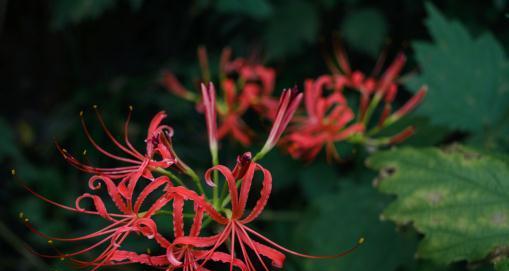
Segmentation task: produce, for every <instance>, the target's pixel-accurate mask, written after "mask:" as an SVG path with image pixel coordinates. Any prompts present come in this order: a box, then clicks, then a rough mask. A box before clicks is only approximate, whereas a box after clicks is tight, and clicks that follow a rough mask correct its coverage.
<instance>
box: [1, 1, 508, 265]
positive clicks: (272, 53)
mask: <svg viewBox="0 0 509 271" xmlns="http://www.w3.org/2000/svg"><path fill="white" fill-rule="evenodd" d="M240 2H241V1H235V0H221V1H206V0H198V1H163V0H153V1H143V0H130V1H120V0H103V1H99V0H88V1H87V0H75V1H68V0H54V1H39V0H33V1H30V0H18V1H0V3H1V4H0V6H1V7H2V10H3V12H2V16H1V18H2V20H1V21H0V85H1V96H0V102H1V106H0V112H1V113H0V162H1V164H2V173H1V174H0V176H1V182H0V206H1V207H0V208H1V209H0V210H1V212H0V251H1V253H0V270H37V269H40V270H50V269H51V270H53V269H55V268H58V270H64V269H66V268H67V267H66V265H65V263H59V262H58V261H57V262H56V263H55V262H53V261H47V260H41V259H39V258H38V257H36V256H33V255H31V254H30V253H29V252H27V250H26V249H25V248H24V246H25V243H28V244H29V246H31V247H34V248H36V249H37V250H38V251H43V252H51V249H50V248H48V246H47V244H46V243H45V240H41V239H40V238H37V237H35V236H34V235H33V234H31V233H30V232H29V231H28V230H26V229H25V227H24V226H23V224H22V223H21V222H20V220H19V219H18V213H19V212H23V213H24V214H25V215H27V216H28V217H29V218H30V220H31V221H32V222H33V223H34V225H36V226H37V227H38V228H39V229H41V230H42V231H45V232H49V233H52V234H53V235H60V236H69V235H70V234H72V233H76V234H79V233H83V232H86V230H87V229H93V228H94V226H95V222H94V221H93V219H92V220H91V219H86V218H82V217H79V216H77V215H72V214H69V213H67V212H65V211H62V210H56V209H55V208H53V207H51V206H49V205H47V204H45V203H43V202H41V201H39V200H37V199H36V198H35V197H33V196H32V195H30V194H29V193H28V192H26V191H24V190H23V189H22V188H21V187H20V186H19V185H18V184H17V183H16V182H15V181H14V180H13V178H11V177H10V174H9V171H10V169H11V168H13V167H15V168H16V169H17V172H18V175H19V176H21V178H22V179H23V180H24V181H26V182H27V183H28V184H30V185H31V186H32V187H34V188H35V189H36V190H37V191H39V192H40V193H42V194H44V195H46V196H48V197H49V198H52V199H55V200H57V201H59V202H65V203H70V202H72V200H73V198H75V197H76V196H77V195H79V194H80V193H82V192H84V190H85V185H86V180H87V177H86V175H84V174H81V173H78V172H77V171H76V170H74V169H73V168H71V167H70V166H68V165H67V164H66V163H65V161H64V160H63V159H61V157H60V156H59V154H58V152H57V151H56V149H55V148H54V144H53V141H54V139H57V140H58V141H59V142H61V143H62V144H64V145H65V146H66V147H67V148H68V149H70V150H74V151H75V153H81V152H82V151H83V150H84V149H91V147H90V145H89V144H88V142H87V141H86V139H85V137H84V136H83V133H82V132H81V127H80V123H79V117H78V113H79V112H80V111H81V110H85V116H86V119H87V120H88V123H90V126H91V127H94V128H92V130H93V132H94V133H97V135H98V138H99V141H100V142H101V143H102V144H103V145H105V146H108V145H107V144H111V143H108V141H107V140H106V138H105V136H104V135H102V134H101V133H100V129H99V128H100V126H99V124H98V122H97V121H96V120H95V118H94V117H93V114H91V113H92V111H91V107H92V105H94V104H96V105H98V106H99V108H100V110H101V111H102V112H103V115H104V117H105V119H106V121H107V122H108V123H109V124H111V125H110V126H111V127H112V130H113V131H116V132H120V129H121V124H122V121H123V120H124V118H125V116H126V114H127V108H128V106H129V105H133V106H134V108H135V110H134V115H133V118H134V120H133V124H132V127H131V128H132V129H131V132H132V133H131V138H132V139H133V141H134V142H137V144H136V145H138V146H140V147H141V146H142V145H141V144H143V142H142V139H143V137H144V133H145V129H146V126H147V125H148V121H149V120H150V118H151V116H152V115H153V114H155V113H156V112H158V111H160V110H166V111H167V113H168V114H169V118H168V121H167V122H168V123H170V124H171V125H172V126H173V127H174V128H175V130H176V135H175V145H176V148H177V150H178V151H179V153H181V156H182V157H185V159H186V161H189V163H190V164H193V165H194V166H196V167H197V168H200V169H201V170H203V169H205V168H206V167H207V165H208V161H209V158H208V147H207V141H206V136H205V124H204V121H203V117H202V116H201V115H200V114H198V113H196V112H195V111H194V107H193V105H191V104H188V103H187V102H185V101H183V100H180V99H178V98H177V97H174V96H172V95H171V94H170V93H168V92H167V91H166V90H165V89H164V88H163V87H161V86H160V84H159V80H160V72H161V70H163V69H171V70H172V71H174V72H175V73H176V74H177V75H178V76H179V78H181V79H182V82H184V84H185V85H186V86H188V87H189V88H193V86H194V85H195V82H196V80H198V77H199V76H198V74H199V73H198V65H197V59H196V48H197V47H198V46H200V45H204V46H206V47H207V49H208V52H209V55H210V58H211V59H210V63H211V65H214V63H216V61H217V59H218V55H219V53H220V51H221V49H222V48H223V47H226V46H230V47H232V48H233V51H234V54H235V55H237V56H250V55H255V56H256V57H257V58H259V59H261V60H263V62H264V63H266V64H267V65H269V66H272V67H274V68H275V69H276V70H277V89H278V90H279V89H282V88H283V87H288V86H292V85H294V84H298V85H301V84H302V82H303V80H304V79H305V78H308V77H315V76H318V75H320V74H323V73H326V72H327V68H326V66H325V64H324V52H330V50H331V46H330V45H331V40H332V39H333V37H334V35H338V36H340V37H341V40H342V41H343V45H344V46H345V47H346V49H347V51H348V52H349V56H350V60H351V62H352V63H354V64H353V65H354V66H355V67H356V68H358V69H361V70H364V71H366V72H369V71H370V69H371V67H372V66H373V65H374V62H375V61H376V58H377V56H378V55H379V52H380V51H381V50H382V49H384V48H386V49H387V50H388V52H389V53H388V54H389V55H391V56H392V55H394V54H395V53H396V52H397V51H400V50H403V51H404V52H406V53H407V54H408V55H409V59H410V61H409V64H408V65H407V68H406V71H418V63H416V62H415V60H414V58H413V48H412V46H411V42H413V41H416V40H428V39H430V37H429V34H428V31H427V30H426V27H425V25H424V23H423V22H424V19H425V18H426V11H425V7H424V2H421V1H414V0H399V1H374V0H373V1H369V0H344V1H334V0H320V1H306V0H273V1H271V0H262V1H255V0H246V1H245V2H243V3H240ZM432 2H433V3H434V5H435V6H436V7H437V8H438V9H439V10H440V11H441V12H442V13H443V14H444V15H445V16H447V17H448V18H454V19H456V20H459V21H461V22H462V23H463V25H465V26H466V27H467V28H468V30H470V32H471V33H473V34H474V35H477V34H479V33H482V32H484V31H487V30H488V31H491V32H492V33H493V34H494V35H495V37H496V38H497V39H498V40H499V41H500V42H501V44H502V45H503V46H504V47H505V49H506V50H507V46H509V28H508V27H507V18H506V16H505V15H504V14H505V11H506V10H507V1H505V0H493V1H462V0H447V1H432ZM403 97H408V94H406V96H405V95H403ZM261 126H264V125H263V124H262V125H261ZM262 128H266V127H262ZM439 130H440V129H439ZM261 131H263V129H261ZM440 132H441V133H442V134H446V136H442V137H439V138H438V139H437V140H434V142H431V143H429V142H426V143H423V144H428V145H431V144H443V143H446V142H453V141H457V140H463V139H464V138H466V137H468V136H469V135H468V133H465V132H462V131H448V132H447V133H445V132H443V131H442V130H440ZM263 138H264V135H263V133H261V134H260V136H259V139H260V140H259V142H258V144H259V143H261V141H262V139H263ZM409 144H417V145H419V144H421V143H420V142H419V140H415V141H413V142H411V143H409ZM256 146H258V145H255V146H253V147H251V150H252V151H254V150H256ZM223 147H224V148H223V151H222V161H223V162H224V163H226V164H229V165H231V163H232V161H234V158H235V156H236V154H237V153H240V152H242V151H243V150H244V149H243V148H241V147H240V146H238V145H237V144H235V143H233V142H229V141H228V140H225V142H224V146H223ZM89 155H90V157H89V159H91V160H93V161H95V162H97V163H101V161H102V162H104V161H106V159H104V158H101V157H100V155H98V154H97V153H93V152H90V154H89ZM363 158H364V157H363V156H362V155H359V156H358V157H356V158H352V159H351V160H350V161H347V162H345V163H343V164H341V165H339V166H330V165H328V164H327V163H325V161H324V159H323V155H322V156H321V158H319V159H318V160H317V162H316V163H313V164H305V163H303V162H299V161H292V160H291V159H290V158H288V156H287V155H285V154H284V153H280V152H279V151H275V153H274V154H271V155H270V156H269V157H268V158H267V161H265V162H264V164H265V165H266V167H267V168H269V169H270V170H272V171H273V174H274V176H275V184H274V185H275V191H274V193H273V195H272V198H271V201H270V203H269V207H268V209H270V210H269V211H267V214H266V215H265V216H264V217H262V218H261V219H260V222H259V223H257V224H256V225H257V227H258V228H259V229H262V230H263V231H264V232H265V233H267V235H269V236H270V237H271V238H272V239H273V240H275V241H277V242H279V243H281V244H283V245H285V246H288V247H290V248H293V249H296V250H298V251H305V252H315V253H327V252H328V253H331V252H335V250H340V249H346V248H348V247H349V246H351V245H352V244H353V243H354V242H355V240H356V238H358V236H361V235H365V236H366V238H367V240H368V243H367V245H366V246H365V247H362V248H361V249H360V250H359V251H358V253H357V252H356V254H353V255H350V256H347V257H345V258H343V259H338V260H332V261H314V260H306V261H301V260H300V259H296V257H292V256H289V257H288V262H287V266H286V267H285V269H284V270H438V269H439V268H441V267H437V266H434V265H433V264H431V263H428V262H427V261H424V260H415V259H414V257H413V252H414V251H415V246H416V242H417V241H416V240H418V239H419V238H420V236H419V235H418V234H417V233H415V232H414V231H413V230H412V229H411V228H410V227H407V228H405V227H404V228H398V229H397V230H396V229H395V226H394V225H393V224H391V223H389V222H380V221H379V219H378V214H379V212H380V211H381V210H382V209H383V207H384V206H385V203H386V202H387V200H388V198H387V197H383V196H380V195H378V194H377V193H376V192H375V191H373V190H372V189H371V188H370V183H371V180H372V178H373V177H374V175H375V173H373V172H370V171H369V170H367V169H365V168H364V166H363V163H362V160H363ZM338 179H339V181H338ZM330 191H336V192H337V193H335V194H330ZM317 210H319V211H317ZM278 212H279V213H278ZM281 214H285V215H281ZM327 225H334V226H333V227H327ZM370 238H371V239H370ZM329 241H330V242H329ZM329 243H331V244H329ZM69 248H71V250H73V249H72V248H73V246H72V245H71V246H69ZM331 250H332V251H331ZM448 268H449V269H451V270H453V269H458V270H461V269H464V268H465V264H464V263H458V264H457V265H454V266H451V267H448ZM481 268H483V267H482V266H481ZM487 268H489V267H487ZM126 269H127V270H145V269H142V268H141V267H140V268H139V267H137V266H132V267H127V268H126ZM444 270H445V269H444Z"/></svg>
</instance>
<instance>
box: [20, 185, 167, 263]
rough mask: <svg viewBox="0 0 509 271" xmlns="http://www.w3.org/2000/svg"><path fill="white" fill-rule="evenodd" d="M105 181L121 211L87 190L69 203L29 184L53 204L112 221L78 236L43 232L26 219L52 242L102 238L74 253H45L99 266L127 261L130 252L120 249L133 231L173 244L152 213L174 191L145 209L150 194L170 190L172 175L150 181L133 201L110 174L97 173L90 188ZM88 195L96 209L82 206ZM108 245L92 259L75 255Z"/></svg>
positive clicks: (161, 205) (135, 259) (36, 231)
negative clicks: (144, 205) (83, 258)
mask: <svg viewBox="0 0 509 271" xmlns="http://www.w3.org/2000/svg"><path fill="white" fill-rule="evenodd" d="M102 184H104V185H105V186H106V190H107V192H108V194H109V196H110V199H111V200H112V202H113V203H114V204H115V206H116V207H117V209H118V210H119V211H120V213H111V212H109V211H108V210H107V209H106V205H105V204H104V202H103V200H102V199H101V198H100V197H99V196H97V195H92V194H89V193H85V194H83V195H81V196H80V197H78V198H77V199H76V207H69V206H65V205H62V204H59V203H56V202H54V201H52V200H49V199H47V198H45V197H44V196H42V195H40V194H37V193H36V192H34V191H33V190H31V189H30V188H28V187H26V189H28V190H29V191H30V192H31V193H32V194H34V195H35V196H37V197H38V198H40V199H42V200H44V201H46V202H48V203H50V204H53V205H55V206H58V207H61V208H64V209H66V210H69V211H73V212H77V213H84V214H93V215H98V216H100V217H102V218H104V219H105V220H107V221H108V222H109V223H110V224H109V225H108V226H106V227H104V228H102V229H100V230H98V231H96V232H93V233H90V234H87V235H83V236H80V237H74V238H60V237H52V236H48V235H46V234H44V233H41V232H39V231H38V230H36V229H35V228H34V227H32V225H30V224H29V223H28V222H26V225H27V226H28V227H29V229H30V230H31V231H33V232H34V233H36V234H38V235H40V236H42V237H44V238H47V239H49V241H48V242H49V243H50V244H52V243H53V241H54V240H55V241H62V242H79V241H85V240H93V239H98V238H99V239H100V240H99V241H97V242H95V243H94V244H92V245H91V246H88V247H86V248H84V249H81V250H78V251H75V252H72V253H63V252H60V251H59V250H58V249H57V252H58V255H42V256H44V257H50V258H61V259H65V258H67V259H69V260H71V262H73V263H75V264H77V265H78V266H80V267H93V269H92V270H97V269H99V268H100V267H103V266H108V265H118V264H125V262H124V261H125V259H124V258H123V257H124V256H125V255H126V252H124V251H120V250H119V248H120V246H121V245H122V243H123V242H124V241H125V240H126V238H127V237H128V236H129V235H130V234H131V233H138V234H141V235H143V236H144V237H146V238H148V239H154V240H155V241H156V242H157V243H158V244H160V245H161V246H166V247H168V246H169V244H170V243H169V241H168V240H166V239H165V238H164V237H163V236H162V235H161V234H160V233H159V232H158V231H157V226H156V224H155V222H154V221H153V220H152V216H153V215H154V214H155V213H156V212H157V211H159V210H160V209H161V208H163V207H164V206H165V205H166V204H167V203H168V202H169V201H170V200H171V197H170V194H168V193H165V194H164V195H163V196H161V197H159V198H158V199H157V200H155V201H154V203H152V204H151V205H150V207H148V208H147V210H146V211H144V212H142V211H141V207H142V205H143V203H144V202H145V200H146V199H147V197H148V196H150V195H151V194H152V193H153V192H154V191H155V190H157V189H160V188H163V190H167V189H168V188H170V187H172V184H171V182H170V180H169V178H168V177H166V176H162V177H158V178H156V179H155V180H154V181H152V182H150V183H149V184H148V185H146V186H144V188H143V189H142V190H141V192H140V193H139V194H138V196H137V198H136V200H135V201H133V197H132V196H129V197H125V196H123V195H122V193H121V192H120V191H119V189H118V188H117V186H116V185H115V183H114V182H113V180H111V179H110V178H108V177H106V176H94V177H92V178H90V180H89V188H90V189H92V190H98V189H100V188H101V187H102ZM84 199H91V200H92V202H93V205H94V207H95V209H96V210H95V211H90V210H86V209H84V208H83V207H81V201H82V200H84ZM104 245H106V248H104V249H103V250H102V252H101V253H100V254H99V255H98V256H96V257H95V258H94V259H93V260H91V261H84V260H79V259H76V258H75V257H76V256H79V255H82V254H85V253H88V252H90V251H92V250H95V249H97V248H98V247H101V246H104ZM131 256H132V255H131ZM142 259H144V256H139V257H131V258H130V259H129V262H132V263H134V262H141V261H142ZM159 263H160V261H154V264H153V265H158V264H159Z"/></svg>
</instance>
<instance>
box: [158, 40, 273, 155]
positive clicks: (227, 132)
mask: <svg viewBox="0 0 509 271" xmlns="http://www.w3.org/2000/svg"><path fill="white" fill-rule="evenodd" d="M198 56H199V59H200V67H201V69H202V80H203V82H205V83H207V84H208V83H209V82H210V72H209V64H208V58H207V52H206V50H205V49H204V48H202V47H201V48H200V49H199V51H198ZM230 58H231V50H230V49H229V48H226V49H224V50H223V52H222V54H221V58H220V63H219V84H218V87H219V88H220V89H221V90H222V95H221V97H218V102H217V104H216V112H217V115H218V117H219V125H218V130H217V139H218V140H221V139H223V138H224V137H226V136H231V137H233V138H234V139H235V140H237V141H238V142H240V143H241V144H243V145H250V144H251V140H252V137H253V134H254V132H253V131H252V130H251V129H250V128H249V126H248V125H247V124H246V123H245V122H244V121H243V119H242V117H243V116H244V114H245V113H246V112H247V111H248V110H249V109H254V110H255V111H257V112H258V113H259V114H261V115H262V116H264V117H267V118H269V119H273V118H274V117H275V115H276V109H277V99H276V98H274V97H272V96H271V95H272V92H273V90H274V83H275V77H276V73H275V71H274V69H272V68H268V67H265V66H262V65H260V64H257V62H256V61H248V60H246V59H243V58H236V59H233V60H231V59H230ZM163 85H164V86H165V87H166V88H167V89H168V90H169V91H171V92H172V93H173V94H175V95H177V96H179V97H182V98H184V99H186V100H190V101H193V102H196V103H197V104H198V108H199V110H200V111H201V110H203V107H204V106H206V105H205V101H204V100H202V101H200V100H199V99H198V97H197V96H196V95H195V94H194V93H192V92H190V91H189V90H187V89H186V88H185V87H183V86H182V84H181V83H180V82H178V80H177V79H176V77H175V75H173V74H172V73H171V72H169V71H164V72H163Z"/></svg>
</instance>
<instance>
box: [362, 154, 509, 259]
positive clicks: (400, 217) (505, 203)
mask: <svg viewBox="0 0 509 271" xmlns="http://www.w3.org/2000/svg"><path fill="white" fill-rule="evenodd" d="M499 157H500V156H491V155H487V154H485V153H479V152H475V151H473V150H472V149H468V148H465V147H461V146H452V147H449V148H445V149H437V148H426V149H413V148H402V149H394V150H391V151H386V152H380V153H377V154H375V155H373V156H372V157H370V158H369V159H368V162H367V164H368V166H369V167H371V168H373V169H376V170H379V171H380V176H379V178H378V180H377V183H378V186H379V189H380V191H382V192H384V193H388V194H395V195H397V199H396V200H395V201H394V202H393V203H391V204H390V205H389V206H388V207H387V208H386V209H385V210H384V212H383V216H384V217H385V218H387V219H390V220H393V221H395V222H396V223H398V224H407V223H412V224H413V225H414V226H415V228H416V229H417V230H418V231H419V232H422V233H423V234H424V235H425V237H424V239H423V240H422V241H421V243H420V245H419V247H418V251H417V256H419V257H422V258H429V259H432V260H434V261H436V262H437V263H441V264H447V263H451V262H454V261H461V260H467V261H478V260H482V259H484V258H485V257H487V256H489V255H490V253H493V252H494V251H497V250H499V249H501V248H503V247H505V248H507V246H508V245H509V166H508V164H507V161H504V160H501V159H500V158H499Z"/></svg>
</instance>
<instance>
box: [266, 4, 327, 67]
mask: <svg viewBox="0 0 509 271" xmlns="http://www.w3.org/2000/svg"><path fill="white" fill-rule="evenodd" d="M274 13H275V14H277V15H276V16H273V17H271V20H270V21H269V22H268V26H267V28H266V30H265V38H264V39H265V48H267V57H268V58H278V57H285V56H289V55H294V54H297V53H299V52H300V51H301V50H302V49H303V47H304V46H305V45H307V44H309V43H311V42H312V41H314V40H315V37H316V35H317V33H318V22H319V18H318V12H317V10H316V8H315V7H314V6H313V5H312V4H311V3H309V2H307V1H303V0H294V1H291V2H290V1H285V2H282V3H280V4H279V5H278V6H277V7H276V8H275V10H274Z"/></svg>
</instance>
